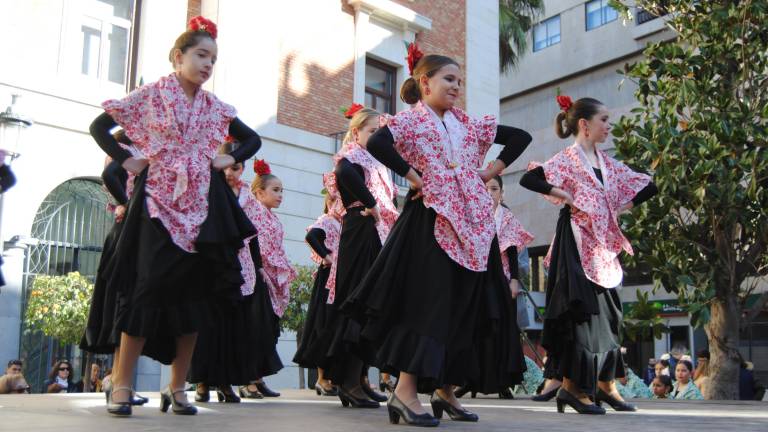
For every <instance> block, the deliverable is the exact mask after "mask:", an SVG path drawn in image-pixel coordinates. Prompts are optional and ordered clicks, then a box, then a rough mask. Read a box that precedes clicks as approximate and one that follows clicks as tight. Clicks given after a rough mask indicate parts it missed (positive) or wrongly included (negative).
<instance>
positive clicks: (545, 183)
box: [520, 96, 656, 414]
mask: <svg viewBox="0 0 768 432" xmlns="http://www.w3.org/2000/svg"><path fill="white" fill-rule="evenodd" d="M557 100H558V103H559V104H560V107H561V108H562V111H561V112H560V113H558V115H557V118H556V119H555V132H556V133H557V135H558V136H559V137H560V138H567V137H568V136H570V135H571V134H574V135H576V140H575V143H574V144H573V145H571V146H570V147H567V148H565V149H563V150H561V151H560V152H559V153H558V154H556V155H555V156H554V157H553V158H552V159H550V160H548V161H547V162H545V163H544V164H543V165H541V166H536V167H535V168H532V169H531V170H530V171H528V172H527V173H526V174H525V175H524V176H523V178H522V179H521V180H520V184H521V185H523V187H526V188H528V189H530V190H532V191H534V192H539V193H542V194H544V195H545V196H546V197H549V199H550V200H553V201H554V202H556V203H564V204H566V205H565V206H563V208H562V209H561V210H560V218H559V219H558V222H557V228H556V231H555V238H554V240H553V241H552V246H551V247H550V250H549V254H548V256H547V259H546V260H545V261H546V263H547V264H548V265H549V279H548V281H547V304H546V308H547V310H546V315H545V320H544V332H543V341H542V345H543V346H544V348H546V350H547V355H548V362H547V368H548V369H550V368H551V369H552V370H553V371H555V372H554V375H555V376H562V377H563V385H562V386H561V388H560V390H559V391H558V393H557V407H558V411H560V412H563V409H564V408H563V407H564V406H565V405H570V406H571V407H572V408H573V409H575V410H576V411H578V412H579V413H582V414H605V410H604V409H603V408H602V407H600V406H598V405H595V404H593V403H592V401H591V400H590V396H594V400H595V401H596V402H598V403H599V402H601V401H604V402H607V403H608V404H610V405H611V406H612V407H613V408H614V409H615V410H617V411H635V409H636V408H635V407H634V406H633V405H631V404H628V403H626V402H624V400H623V399H622V398H621V395H620V394H619V392H618V391H617V390H616V386H615V384H614V379H615V378H621V377H623V376H624V375H625V371H624V361H623V359H622V355H621V350H620V348H621V347H620V345H619V331H620V329H621V320H622V312H621V302H620V300H619V296H618V294H617V293H616V290H614V289H613V288H615V287H617V286H618V285H619V284H621V279H622V270H621V265H620V264H619V260H618V255H619V253H620V252H621V251H622V250H624V251H626V252H627V253H632V246H631V245H630V244H629V241H628V240H627V239H626V238H625V237H624V235H623V234H622V233H621V229H620V228H619V224H618V221H617V218H618V215H619V214H620V213H622V212H624V211H626V210H629V209H631V208H632V207H634V206H636V205H638V204H640V203H642V202H643V201H645V200H647V199H648V198H650V197H651V196H653V195H654V194H655V193H656V187H655V186H654V184H653V183H652V182H651V178H650V177H649V176H647V175H645V174H639V173H636V172H634V171H632V170H630V169H629V168H628V167H627V166H625V165H624V164H622V163H621V162H619V161H617V160H615V159H613V158H611V157H610V156H608V154H607V153H605V152H603V151H602V150H598V149H597V145H598V144H601V143H604V142H605V140H606V139H607V138H608V132H609V130H610V125H609V123H608V110H607V109H606V108H605V106H604V105H603V104H602V103H601V102H600V101H598V100H595V99H592V98H582V99H579V100H577V101H576V102H575V103H573V102H571V99H570V98H569V97H567V96H558V98H557ZM535 165H536V164H533V165H532V167H534V166H535ZM549 375H550V376H552V375H553V374H552V373H550V374H549ZM596 382H597V387H598V388H597V389H596V388H595V383H596Z"/></svg>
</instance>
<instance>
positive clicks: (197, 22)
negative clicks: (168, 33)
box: [187, 15, 219, 40]
mask: <svg viewBox="0 0 768 432" xmlns="http://www.w3.org/2000/svg"><path fill="white" fill-rule="evenodd" d="M187 29H189V30H192V31H203V32H206V33H208V34H209V35H211V38H212V39H213V40H216V36H218V34H219V30H218V29H217V28H216V24H215V23H214V22H213V21H211V20H209V19H208V18H205V17H202V16H200V15H198V16H196V17H194V18H192V19H191V20H189V24H188V25H187Z"/></svg>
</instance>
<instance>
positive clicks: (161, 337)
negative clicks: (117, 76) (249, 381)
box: [90, 113, 261, 364]
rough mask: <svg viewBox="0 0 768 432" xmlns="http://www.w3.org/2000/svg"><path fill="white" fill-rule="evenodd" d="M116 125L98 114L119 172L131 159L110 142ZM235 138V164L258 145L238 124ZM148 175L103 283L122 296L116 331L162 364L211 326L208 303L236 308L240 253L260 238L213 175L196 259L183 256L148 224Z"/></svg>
mask: <svg viewBox="0 0 768 432" xmlns="http://www.w3.org/2000/svg"><path fill="white" fill-rule="evenodd" d="M114 126H116V123H115V121H114V119H112V117H111V116H109V115H108V114H106V113H103V114H101V115H100V116H99V117H97V119H96V120H94V122H93V123H92V124H91V129H90V130H91V135H92V136H93V137H94V139H95V140H96V142H97V143H98V144H99V146H101V147H102V149H104V151H105V152H107V154H109V155H110V156H111V157H112V159H114V160H115V161H117V162H118V163H120V164H122V163H123V162H124V161H125V160H126V159H127V158H128V157H130V154H129V153H128V152H127V151H126V150H124V149H122V148H121V147H120V146H119V145H118V144H117V142H116V141H115V139H114V138H113V137H112V135H111V134H110V130H111V129H112V128H113V127H114ZM229 132H230V135H232V136H234V137H235V138H236V139H237V140H238V141H240V142H241V144H242V145H241V147H239V148H238V149H237V150H235V151H233V152H232V153H231V156H233V157H234V159H235V160H236V161H238V162H242V161H244V160H246V159H248V158H250V157H251V156H252V155H253V154H255V153H256V151H257V150H258V148H259V147H260V145H261V140H260V139H259V137H258V135H257V134H256V132H254V131H252V130H251V129H250V128H248V127H247V126H245V125H244V124H243V123H242V122H241V121H240V120H238V119H234V120H232V122H231V123H230V127H229ZM146 176H147V170H146V169H145V170H144V172H143V173H142V174H141V175H139V176H138V178H137V181H136V184H135V188H134V192H133V194H132V196H131V198H130V200H129V204H128V211H127V212H126V216H125V219H124V221H123V228H122V231H121V233H120V236H119V238H118V240H117V246H116V249H115V253H114V254H113V256H112V258H111V259H110V260H109V262H108V263H107V264H106V266H105V268H104V278H105V280H107V283H108V284H110V285H112V286H113V287H114V288H112V287H111V288H110V289H115V290H116V291H117V312H116V316H115V331H116V332H125V333H127V334H128V335H130V336H136V337H143V338H146V344H145V346H144V352H143V354H144V355H147V356H149V357H151V358H153V359H155V360H157V361H160V362H161V363H164V364H170V363H171V362H172V361H173V359H174V358H175V357H176V346H175V345H176V338H178V337H179V336H182V335H185V334H192V333H197V332H199V331H200V330H201V329H203V328H204V327H206V326H208V325H211V324H212V323H213V319H212V318H211V312H212V311H211V308H210V305H211V304H212V302H211V300H212V299H216V298H222V297H226V298H229V299H231V300H233V301H234V300H237V299H239V297H240V285H242V283H243V278H242V275H241V274H240V272H241V267H240V262H239V260H238V256H237V251H238V249H239V248H240V247H241V246H242V244H243V240H244V239H246V238H248V237H250V236H251V235H253V234H254V233H255V229H254V227H253V224H252V223H251V222H250V220H249V219H248V217H247V216H246V215H245V213H244V212H243V210H242V209H241V208H240V205H239V203H238V201H237V197H236V196H235V195H234V193H233V192H232V190H231V189H230V188H229V186H228V185H227V183H226V180H225V179H224V174H223V173H222V172H219V171H215V170H213V168H211V181H210V186H209V191H208V216H207V218H206V220H205V221H204V222H203V224H202V225H201V227H200V233H199V234H198V237H197V240H196V242H195V248H196V250H197V253H189V252H186V251H184V250H182V249H181V248H179V247H178V246H177V245H176V244H175V243H173V241H172V240H171V236H170V235H169V234H168V231H167V230H166V228H165V226H163V224H162V223H161V222H160V221H159V220H157V219H154V218H151V217H150V216H149V211H148V210H147V206H146V191H145V187H144V184H145V182H146Z"/></svg>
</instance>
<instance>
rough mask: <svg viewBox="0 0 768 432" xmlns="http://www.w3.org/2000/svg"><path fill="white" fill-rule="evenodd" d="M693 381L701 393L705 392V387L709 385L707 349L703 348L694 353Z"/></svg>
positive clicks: (704, 393)
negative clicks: (694, 368)
mask: <svg viewBox="0 0 768 432" xmlns="http://www.w3.org/2000/svg"><path fill="white" fill-rule="evenodd" d="M693 383H694V384H696V387H698V388H699V391H700V392H701V394H702V395H706V394H707V387H708V386H709V350H708V349H703V350H701V351H699V352H698V354H696V371H695V372H694V374H693ZM705 399H706V397H705Z"/></svg>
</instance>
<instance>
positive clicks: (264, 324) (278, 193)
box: [240, 160, 296, 398]
mask: <svg viewBox="0 0 768 432" xmlns="http://www.w3.org/2000/svg"><path fill="white" fill-rule="evenodd" d="M253 170H254V171H255V172H256V177H254V179H253V183H251V192H252V193H253V194H254V195H255V196H256V199H255V200H249V202H248V204H247V205H246V206H244V208H245V211H246V213H247V214H248V217H249V218H250V219H251V222H253V225H254V226H255V227H256V231H257V232H258V237H257V241H258V249H259V251H258V254H257V253H255V252H256V251H254V252H253V254H254V255H255V256H254V257H253V258H254V260H255V261H256V268H257V282H256V293H255V295H256V297H255V298H254V313H253V315H254V316H255V317H256V319H257V320H259V322H258V324H257V328H258V329H260V333H261V337H260V339H261V342H260V343H259V346H260V347H261V349H260V351H261V353H260V354H259V356H258V360H257V362H256V363H257V375H256V376H257V377H258V378H257V379H256V380H255V381H253V382H251V383H250V384H249V385H248V386H247V387H241V389H240V391H241V395H243V396H245V397H249V398H259V397H263V396H267V397H277V396H280V393H277V392H274V391H272V390H271V389H269V388H268V387H267V385H266V384H265V383H264V381H263V380H262V378H263V377H265V376H268V375H272V374H275V373H277V372H278V371H279V370H280V369H282V368H283V364H282V362H281V361H280V357H279V356H278V355H277V338H278V337H279V336H280V317H282V316H283V312H285V308H286V306H288V300H289V296H290V286H291V282H292V281H293V280H294V279H295V278H296V270H294V269H293V266H291V262H290V261H289V260H288V256H287V255H286V254H285V249H283V224H282V223H280V219H278V218H277V216H276V215H275V214H274V213H273V212H272V209H276V208H278V207H280V204H281V203H282V202H283V182H281V181H280V179H279V178H277V176H276V175H274V174H272V170H271V169H270V167H269V165H268V164H267V163H266V162H264V161H263V160H258V161H256V162H255V163H254V169H253ZM242 193H244V192H241V195H242Z"/></svg>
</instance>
